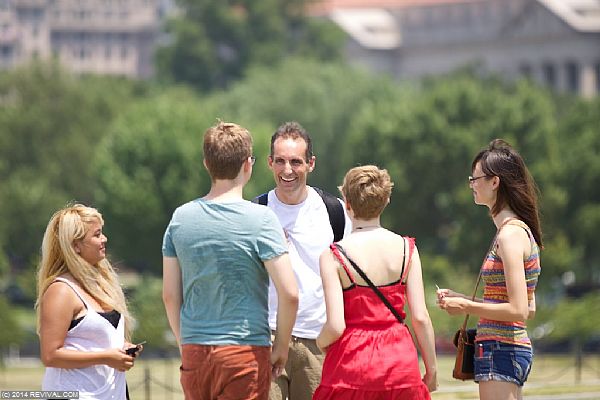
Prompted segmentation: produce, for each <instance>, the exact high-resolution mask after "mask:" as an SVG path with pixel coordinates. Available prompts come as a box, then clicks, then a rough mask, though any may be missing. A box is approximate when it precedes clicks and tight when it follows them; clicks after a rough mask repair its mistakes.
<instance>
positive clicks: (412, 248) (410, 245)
mask: <svg viewBox="0 0 600 400" xmlns="http://www.w3.org/2000/svg"><path fill="white" fill-rule="evenodd" d="M402 238H403V239H406V241H405V243H404V245H405V246H406V243H408V260H407V261H406V263H405V264H404V271H403V272H402V277H401V278H400V281H401V282H402V283H406V278H407V277H408V272H409V271H410V263H411V261H412V255H413V253H414V251H415V238H413V237H410V236H406V237H405V236H403V237H402ZM404 255H405V257H406V247H405V250H404Z"/></svg>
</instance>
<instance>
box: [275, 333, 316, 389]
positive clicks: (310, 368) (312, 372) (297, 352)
mask: <svg viewBox="0 0 600 400" xmlns="http://www.w3.org/2000/svg"><path fill="white" fill-rule="evenodd" d="M324 357H325V355H324V354H323V353H321V350H319V348H318V347H317V343H316V340H314V339H303V338H299V337H295V336H292V340H291V342H290V352H289V356H288V361H287V363H286V364H285V370H284V371H283V374H281V376H279V377H278V378H277V379H276V380H275V381H273V382H271V390H270V391H269V400H286V399H289V400H311V399H312V396H313V393H314V392H315V390H316V389H317V386H319V383H320V382H321V371H322V369H323V359H324Z"/></svg>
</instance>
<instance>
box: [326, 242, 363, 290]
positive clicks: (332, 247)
mask: <svg viewBox="0 0 600 400" xmlns="http://www.w3.org/2000/svg"><path fill="white" fill-rule="evenodd" d="M329 248H330V249H331V252H332V253H333V255H334V257H335V258H337V260H338V261H339V262H340V264H342V267H343V268H344V271H346V275H348V279H350V282H352V283H353V284H356V282H355V281H354V276H353V275H352V273H351V272H350V270H349V269H348V266H347V265H346V262H345V261H344V257H342V255H341V254H340V251H339V250H338V248H337V247H335V243H332V244H330V245H329Z"/></svg>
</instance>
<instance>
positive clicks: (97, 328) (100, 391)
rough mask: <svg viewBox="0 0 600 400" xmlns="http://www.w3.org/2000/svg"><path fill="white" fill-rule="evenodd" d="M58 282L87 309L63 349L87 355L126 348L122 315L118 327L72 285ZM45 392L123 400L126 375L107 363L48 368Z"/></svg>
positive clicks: (95, 398) (69, 334)
mask: <svg viewBox="0 0 600 400" xmlns="http://www.w3.org/2000/svg"><path fill="white" fill-rule="evenodd" d="M56 280H57V281H61V282H64V283H66V284H67V285H69V287H71V289H73V291H75V293H76V294H77V296H78V297H79V298H80V299H81V301H82V302H83V304H84V305H85V308H86V309H87V313H86V314H85V315H84V316H83V319H82V320H81V321H80V322H79V323H78V324H77V325H76V326H75V327H74V328H73V329H71V330H69V331H67V337H66V338H65V343H64V346H63V348H65V349H69V350H77V351H87V352H91V351H101V350H105V349H110V348H123V346H124V344H125V330H124V322H123V316H121V317H120V318H119V324H118V325H117V327H116V328H115V327H114V326H113V325H112V324H111V323H110V322H108V320H107V319H106V318H104V317H102V316H101V315H99V314H98V313H97V312H96V311H95V310H94V308H93V307H92V306H91V305H90V304H89V303H88V302H87V301H85V299H84V297H83V296H82V295H81V293H79V291H78V290H77V288H76V287H75V285H74V284H73V283H72V282H70V281H69V280H67V279H65V278H56ZM42 390H61V391H62V390H67V391H72V390H77V391H79V398H80V399H90V400H91V399H94V400H109V399H111V400H124V399H125V373H124V372H120V371H118V370H116V369H114V368H111V367H109V366H108V365H105V364H97V365H94V366H91V367H86V368H75V369H64V368H54V367H47V368H46V373H45V374H44V380H43V382H42Z"/></svg>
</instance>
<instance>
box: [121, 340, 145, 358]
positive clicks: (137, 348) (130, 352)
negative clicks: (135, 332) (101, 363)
mask: <svg viewBox="0 0 600 400" xmlns="http://www.w3.org/2000/svg"><path fill="white" fill-rule="evenodd" d="M144 343H146V341H145V340H144V341H143V342H140V343H138V344H136V345H135V346H133V347H130V348H128V349H127V350H125V353H126V354H128V355H130V356H133V357H135V356H136V355H137V352H138V351H140V346H141V345H143V344H144Z"/></svg>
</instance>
